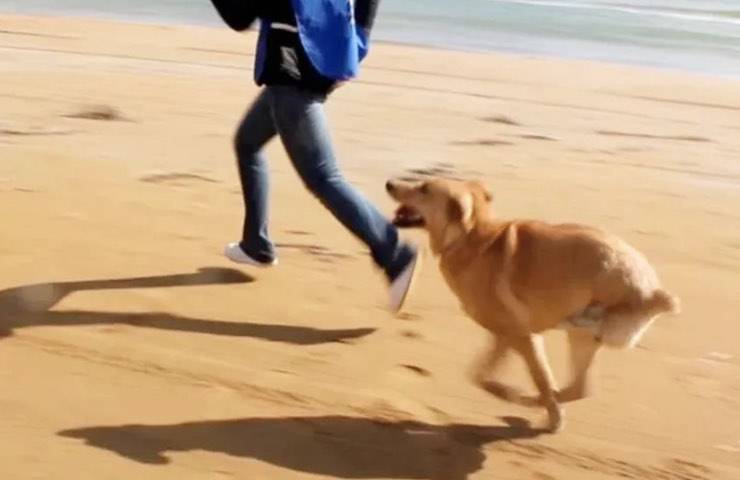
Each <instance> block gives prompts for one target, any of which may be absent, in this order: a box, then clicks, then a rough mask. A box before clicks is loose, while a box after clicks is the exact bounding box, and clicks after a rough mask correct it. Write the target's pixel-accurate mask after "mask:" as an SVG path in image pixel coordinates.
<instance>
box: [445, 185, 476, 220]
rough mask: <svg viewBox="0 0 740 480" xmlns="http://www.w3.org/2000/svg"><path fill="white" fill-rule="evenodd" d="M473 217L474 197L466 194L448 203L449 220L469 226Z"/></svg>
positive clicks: (453, 198)
mask: <svg viewBox="0 0 740 480" xmlns="http://www.w3.org/2000/svg"><path fill="white" fill-rule="evenodd" d="M472 217H473V195H472V194H470V193H464V194H462V195H460V196H457V197H452V198H450V199H449V200H448V201H447V219H448V220H449V221H450V222H457V223H461V224H463V225H465V226H467V225H468V224H469V223H470V219H471V218H472Z"/></svg>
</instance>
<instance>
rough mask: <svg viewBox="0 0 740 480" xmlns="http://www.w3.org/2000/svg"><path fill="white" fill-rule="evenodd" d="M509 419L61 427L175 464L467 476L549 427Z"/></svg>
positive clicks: (90, 441)
mask: <svg viewBox="0 0 740 480" xmlns="http://www.w3.org/2000/svg"><path fill="white" fill-rule="evenodd" d="M503 420H504V422H505V423H504V424H503V425H500V426H492V427H483V426H475V425H460V424H451V425H444V426H436V425H429V424H425V423H419V422H412V421H405V422H393V423H379V422H377V421H373V420H370V419H367V418H359V417H345V416H322V417H278V418H239V419H230V420H218V421H204V422H192V423H180V424H173V425H121V426H103V427H90V428H80V429H74V430H65V431H62V432H59V435H61V436H62V437H66V438H74V439H81V440H83V441H85V443H86V444H87V445H91V446H94V447H97V448H102V449H105V450H109V451H111V452H115V453H116V454H118V455H121V456H123V457H126V458H129V459H131V460H134V461H137V462H140V463H146V464H156V465H162V464H168V463H170V462H171V460H170V458H169V457H168V456H167V454H168V453H173V452H189V451H207V452H214V453H221V454H226V455H229V456H232V457H241V458H249V459H256V460H260V461H262V462H266V463H269V464H272V465H275V466H278V467H281V468H285V469H289V470H293V471H296V472H304V473H309V474H315V475H324V476H330V477H336V478H346V479H371V478H396V479H409V480H415V479H419V480H421V479H430V480H437V479H439V480H442V479H444V480H465V479H467V478H468V475H469V474H471V473H474V472H476V471H478V470H480V469H481V468H482V466H483V463H484V461H485V455H484V453H483V451H482V449H483V446H484V445H486V444H489V443H493V442H496V441H501V440H511V439H517V438H532V437H535V436H537V435H538V434H539V433H541V432H540V431H539V430H535V429H532V428H530V426H529V424H528V423H527V422H526V420H523V419H519V418H511V417H509V418H504V419H503Z"/></svg>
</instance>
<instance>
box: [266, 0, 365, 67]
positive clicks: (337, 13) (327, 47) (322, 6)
mask: <svg viewBox="0 0 740 480" xmlns="http://www.w3.org/2000/svg"><path fill="white" fill-rule="evenodd" d="M292 3H293V10H294V11H295V16H296V23H297V26H298V35H299V36H300V40H301V45H302V46H303V49H304V50H305V51H306V54H307V55H308V58H309V60H310V61H311V64H312V65H313V66H314V68H316V70H317V71H318V72H319V73H320V74H321V75H323V76H325V77H327V78H330V79H332V80H349V79H351V78H354V77H356V76H357V74H358V73H359V70H360V62H362V60H363V59H364V58H365V56H366V55H367V52H368V48H369V45H368V43H369V38H368V35H367V33H366V32H365V31H364V29H362V28H361V27H359V26H357V25H356V23H355V18H354V9H353V7H352V0H292ZM269 29H270V25H269V22H267V21H263V22H262V26H261V30H260V39H259V44H258V48H257V63H256V68H255V76H256V77H255V78H259V74H260V73H261V72H262V70H263V68H264V62H265V42H266V37H267V33H268V31H269Z"/></svg>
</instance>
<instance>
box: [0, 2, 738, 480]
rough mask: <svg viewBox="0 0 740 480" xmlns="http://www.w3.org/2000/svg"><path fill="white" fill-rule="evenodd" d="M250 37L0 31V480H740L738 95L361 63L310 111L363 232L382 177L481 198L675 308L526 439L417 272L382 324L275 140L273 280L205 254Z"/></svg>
mask: <svg viewBox="0 0 740 480" xmlns="http://www.w3.org/2000/svg"><path fill="white" fill-rule="evenodd" d="M254 41H255V35H254V34H252V33H250V34H246V35H237V34H235V33H233V32H230V31H228V30H227V29H226V28H222V29H209V28H201V27H178V26H159V25H134V24H124V23H115V22H108V21H101V20H83V19H71V18H65V19H62V18H51V17H23V16H9V15H4V16H0V72H2V74H1V75H0V112H2V113H0V212H1V215H0V218H2V234H1V235H0V266H1V267H0V270H1V272H2V273H1V274H0V379H1V380H2V385H3V388H2V389H0V445H2V447H1V448H0V478H2V479H3V480H30V479H55V480H56V479H67V478H70V479H71V478H74V479H78V480H86V479H91V480H93V479H94V480H102V479H123V478H137V479H140V480H150V479H151V480H160V479H204V480H205V479H208V480H211V479H228V478H234V479H249V480H252V479H279V480H283V479H290V480H292V479H333V478H343V479H414V480H415V479H430V480H465V479H471V480H473V479H496V480H520V479H535V480H580V479H588V480H591V479H618V478H629V479H640V480H715V479H718V480H732V479H736V478H740V342H739V341H738V338H739V337H740V323H738V320H739V316H738V312H739V311H740V294H739V293H738V291H739V289H740V288H739V287H740V277H739V274H740V209H739V208H738V206H740V161H739V159H740V81H738V80H729V79H721V78H713V77H709V76H701V75H693V74H686V73H680V72H671V71H660V70H650V69H642V68H637V67H626V66H618V65H609V64H599V63H588V62H582V61H569V60H559V59H542V58H539V59H538V58H527V57H517V56H506V55H498V54H482V53H463V52H454V51H444V50H435V49H430V48H421V47H411V46H401V45H387V44H380V45H377V46H375V48H374V50H373V52H372V54H371V56H370V58H369V60H368V62H367V64H366V66H365V68H364V70H363V73H362V76H361V78H360V79H359V80H358V81H356V82H353V83H351V84H349V85H347V86H346V87H343V88H342V89H340V90H339V91H337V92H336V94H335V95H333V97H332V98H331V99H330V101H329V102H328V104H327V108H328V110H329V113H330V119H331V125H332V131H333V134H334V140H335V142H336V147H337V150H338V153H339V156H340V158H341V162H342V165H343V167H344V170H345V173H346V175H347V176H348V177H349V179H350V180H351V181H352V182H353V183H354V184H356V185H357V186H359V187H360V188H361V189H362V190H363V191H364V192H365V193H366V194H367V196H368V197H370V198H371V199H372V200H373V201H375V202H377V203H378V204H379V205H381V206H382V208H383V209H384V210H385V211H387V212H388V213H389V214H390V213H391V211H392V205H391V202H390V201H389V199H387V198H386V196H385V193H384V191H383V184H384V181H385V180H386V179H387V178H389V177H392V176H399V175H409V174H423V173H432V174H434V173H440V174H455V175H463V176H467V177H472V178H479V179H482V180H483V181H485V182H486V184H488V185H489V186H490V188H491V189H492V190H493V192H494V194H495V197H496V200H495V206H496V211H497V213H498V214H499V215H501V216H504V217H530V218H540V219H544V220H550V221H569V222H582V223H588V224H593V225H596V226H599V227H603V228H606V229H608V230H610V231H613V232H615V233H617V234H619V235H621V236H623V237H624V238H625V239H626V240H628V241H629V242H630V243H632V244H634V245H635V246H637V247H638V248H639V249H641V250H642V251H643V252H645V253H646V255H647V256H648V257H649V258H650V259H651V261H652V262H653V264H654V265H655V267H656V269H657V270H658V272H659V273H660V274H661V277H662V279H663V281H664V283H665V285H666V287H667V288H668V289H670V290H671V291H673V292H675V293H676V294H677V295H679V296H680V297H681V298H682V301H683V305H684V313H683V314H682V315H680V316H678V317H673V318H667V317H666V318H664V319H663V320H661V321H660V322H659V323H657V324H656V325H655V326H654V327H653V328H652V329H651V330H650V331H649V333H648V334H647V336H646V338H645V340H644V341H643V343H642V344H641V345H640V347H639V348H637V349H635V350H633V351H629V352H605V353H604V355H603V356H602V357H601V362H600V365H599V378H600V391H599V394H598V395H597V396H596V397H594V398H592V399H589V400H586V401H583V402H579V403H576V404H573V405H571V406H569V408H568V410H567V415H568V416H567V427H566V431H565V432H564V433H562V434H559V435H555V436H534V435H532V434H531V433H530V431H529V430H528V429H527V428H526V427H527V424H528V423H531V424H532V425H538V423H539V422H540V421H541V420H542V418H541V417H540V415H541V413H540V412H539V411H530V410H526V409H522V408H518V407H515V406H512V405H509V404H505V403H502V402H499V401H497V400H494V399H493V398H491V397H490V396H488V395H487V394H486V393H484V392H482V391H479V390H478V389H476V388H475V387H474V386H473V385H472V383H471V382H470V381H469V379H468V374H467V373H468V368H469V366H470V364H471V362H472V361H473V359H474V357H475V354H476V353H477V349H478V348H480V347H482V345H484V344H485V341H486V336H485V333H484V332H483V331H481V330H480V329H479V328H478V327H477V326H475V325H474V324H473V323H472V321H470V320H469V319H467V318H466V317H465V316H464V315H463V314H462V312H461V311H460V310H459V308H458V306H457V303H456V301H455V300H454V298H453V297H452V295H451V293H450V292H449V291H448V290H447V288H446V287H445V286H444V284H443V281H442V279H441V277H440V274H439V272H438V271H437V269H436V268H435V266H434V264H433V261H432V259H431V258H429V257H427V261H426V265H425V269H424V271H423V274H422V276H421V278H420V281H419V283H418V286H417V289H416V292H415V294H414V296H413V298H412V299H411V301H410V302H409V306H408V310H407V313H405V314H404V315H403V316H402V318H400V319H399V318H394V317H392V316H391V315H390V314H389V313H387V312H386V310H385V308H384V306H385V291H384V284H383V282H382V278H381V276H380V274H379V273H378V272H376V271H375V270H374V269H373V268H371V262H370V258H369V256H368V254H367V252H366V251H365V250H364V248H363V247H362V246H361V245H360V244H359V243H358V242H357V241H356V240H354V239H353V238H352V237H350V236H349V234H347V233H346V232H345V231H344V230H343V229H342V228H341V226H340V225H339V224H338V223H336V222H335V220H334V219H333V218H331V217H330V216H329V215H327V214H326V213H325V212H324V210H323V208H322V207H321V206H320V205H319V203H318V202H317V201H315V200H314V199H312V198H311V197H310V195H309V194H308V193H307V192H306V191H305V190H304V189H303V188H302V186H301V184H300V182H299V180H298V178H297V176H296V174H295V173H294V171H293V170H292V168H291V167H290V165H289V163H288V161H287V159H286V157H285V154H284V152H283V150H282V148H281V146H280V145H279V143H278V142H274V143H273V144H271V145H270V147H269V149H268V153H269V156H270V160H271V162H272V175H273V176H272V183H273V192H272V232H273V236H274V237H275V239H276V240H277V241H278V242H279V246H280V257H281V264H280V266H279V268H276V269H273V270H270V271H268V272H264V271H252V270H248V269H242V270H238V269H233V268H232V266H231V265H229V264H228V263H227V262H226V260H225V259H223V258H222V257H221V255H220V252H221V250H222V248H223V245H224V244H225V243H226V242H228V241H232V240H236V239H237V238H236V237H237V235H239V233H240V229H241V220H242V205H241V196H240V193H239V184H238V178H237V174H236V168H235V164H234V157H233V153H232V151H231V135H232V132H233V130H234V128H235V126H236V123H237V121H238V120H239V118H240V116H241V115H242V113H243V112H244V110H245V109H246V107H247V105H248V103H249V102H250V101H251V99H252V98H253V97H254V96H255V94H256V92H257V87H255V86H254V84H253V82H252V80H251V76H252V63H253V57H252V52H253V50H254V48H253V44H254ZM405 235H407V236H408V237H409V238H412V239H414V240H415V241H417V242H419V243H420V244H422V245H425V240H424V237H423V236H422V235H421V234H419V233H418V232H406V233H405ZM547 341H548V348H549V354H550V356H551V357H552V359H553V363H554V365H555V367H556V375H557V377H558V379H559V380H560V381H561V382H563V381H565V379H566V378H567V371H565V361H566V355H565V352H564V349H563V337H562V334H560V333H553V334H552V335H549V336H548V339H547ZM507 378H508V379H510V381H515V382H520V383H522V384H523V385H526V386H527V387H528V388H529V387H530V383H529V380H528V378H527V376H526V374H525V372H524V369H523V367H522V365H521V364H519V363H518V362H512V365H511V367H510V368H509V370H508V371H507ZM525 382H526V383H525Z"/></svg>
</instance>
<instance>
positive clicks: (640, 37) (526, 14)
mask: <svg viewBox="0 0 740 480" xmlns="http://www.w3.org/2000/svg"><path fill="white" fill-rule="evenodd" d="M0 11H5V12H21V13H51V14H67V15H86V16H100V17H109V18H118V19H124V20H134V21H146V22H161V23H193V24H204V25H218V24H219V23H220V21H219V19H218V18H217V16H216V14H215V13H214V11H213V9H212V7H211V4H210V2H209V1H208V0H158V1H156V2H152V1H146V0H107V1H106V2H96V1H93V0H64V1H63V2H59V1H58V0H0ZM0 29H2V25H0ZM375 38H377V39H381V40H387V41H395V42H407V43H414V44H422V45H430V46H438V47H446V48H457V49H467V50H493V51H504V52H511V53H521V54H529V55H540V56H562V57H569V58H584V59H591V60H600V61H609V62H618V63H628V64H640V65H649V66H655V67H663V68H673V69H681V70H690V71H699V72H706V73H712V74H720V75H730V76H740V0H382V2H381V9H380V14H379V17H378V20H377V27H376V30H375Z"/></svg>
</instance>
